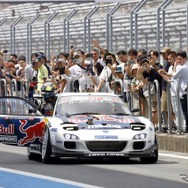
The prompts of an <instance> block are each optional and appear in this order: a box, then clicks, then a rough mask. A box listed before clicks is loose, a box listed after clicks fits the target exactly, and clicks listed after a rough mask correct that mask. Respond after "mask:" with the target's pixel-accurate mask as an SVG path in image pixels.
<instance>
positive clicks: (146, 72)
mask: <svg viewBox="0 0 188 188" xmlns="http://www.w3.org/2000/svg"><path fill="white" fill-rule="evenodd" d="M138 75H139V77H140V79H141V81H142V83H143V86H142V88H143V94H144V97H145V98H146V100H147V102H148V106H149V97H150V96H149V92H148V89H149V82H151V83H153V81H154V80H158V82H159V85H161V81H162V78H161V76H160V75H159V74H158V72H157V71H156V70H155V69H153V68H152V67H151V66H150V64H149V60H148V58H147V57H143V58H142V59H141V60H140V68H139V69H138ZM151 101H152V122H153V124H154V125H155V127H156V128H157V123H158V115H157V96H156V91H155V85H154V84H151Z"/></svg>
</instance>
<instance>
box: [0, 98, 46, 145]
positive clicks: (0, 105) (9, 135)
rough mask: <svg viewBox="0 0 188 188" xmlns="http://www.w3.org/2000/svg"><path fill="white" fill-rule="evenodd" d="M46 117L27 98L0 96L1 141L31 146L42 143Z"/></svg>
mask: <svg viewBox="0 0 188 188" xmlns="http://www.w3.org/2000/svg"><path fill="white" fill-rule="evenodd" d="M44 126H45V122H44V117H43V116H42V115H41V113H40V112H39V111H37V110H35V109H34V107H33V106H32V105H31V104H30V103H29V102H28V101H26V100H25V99H22V98H18V97H0V142H2V143H6V144H9V145H18V146H29V145H30V144H41V143H42V134H43V129H44Z"/></svg>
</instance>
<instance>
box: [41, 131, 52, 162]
mask: <svg viewBox="0 0 188 188" xmlns="http://www.w3.org/2000/svg"><path fill="white" fill-rule="evenodd" d="M51 152H52V147H51V143H50V134H49V130H48V129H46V131H45V133H44V138H43V143H42V162H43V163H44V164H50V163H52V157H51Z"/></svg>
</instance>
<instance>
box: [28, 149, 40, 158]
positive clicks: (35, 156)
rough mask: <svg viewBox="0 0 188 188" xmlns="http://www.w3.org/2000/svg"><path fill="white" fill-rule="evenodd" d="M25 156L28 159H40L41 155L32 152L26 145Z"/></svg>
mask: <svg viewBox="0 0 188 188" xmlns="http://www.w3.org/2000/svg"><path fill="white" fill-rule="evenodd" d="M27 156H28V159H29V160H37V161H38V160H40V161H41V155H39V154H36V153H32V152H31V151H30V147H27Z"/></svg>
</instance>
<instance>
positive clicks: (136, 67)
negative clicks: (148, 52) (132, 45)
mask: <svg viewBox="0 0 188 188" xmlns="http://www.w3.org/2000/svg"><path fill="white" fill-rule="evenodd" d="M138 68H139V64H138V63H135V64H134V65H133V66H132V69H131V71H133V70H134V69H138Z"/></svg>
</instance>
